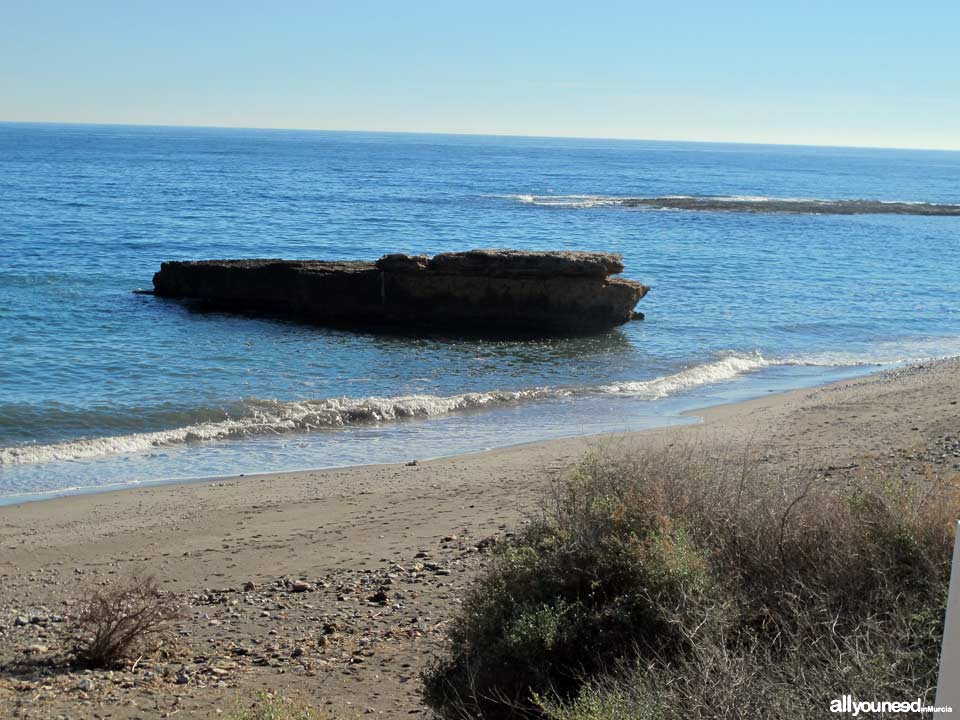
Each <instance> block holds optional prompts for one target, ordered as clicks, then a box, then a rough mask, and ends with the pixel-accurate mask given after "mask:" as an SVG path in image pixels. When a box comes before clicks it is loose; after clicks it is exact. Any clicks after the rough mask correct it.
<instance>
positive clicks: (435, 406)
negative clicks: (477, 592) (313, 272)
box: [0, 353, 816, 465]
mask: <svg viewBox="0 0 960 720" xmlns="http://www.w3.org/2000/svg"><path fill="white" fill-rule="evenodd" d="M790 364H806V363H804V362H803V361H802V360H767V359H765V358H763V357H762V356H761V355H759V354H733V353H731V354H729V355H727V356H725V357H721V358H718V359H716V360H713V361H711V362H707V363H704V364H701V365H696V366H693V367H689V368H686V369H684V370H681V371H679V372H676V373H673V374H670V375H664V376H662V377H657V378H653V379H650V380H642V381H635V382H620V383H611V384H604V385H591V386H580V387H538V388H530V389H525V390H496V391H491V392H471V393H463V394H459V395H449V396H439V395H426V394H424V395H403V396H398V397H366V398H349V397H341V398H324V399H316V400H301V401H295V402H280V401H275V400H260V399H253V400H249V401H247V402H246V403H245V407H246V412H245V413H244V414H241V415H240V416H238V417H235V418H227V419H223V420H217V421H212V422H198V423H195V424H191V425H186V426H183V427H177V428H173V429H169V430H158V431H154V432H141V433H131V434H123V435H113V436H107V437H96V438H83V439H78V440H72V441H68V442H60V443H53V444H46V445H41V444H26V445H19V446H15V447H7V448H2V449H0V465H17V464H26V463H42V462H49V461H54V460H79V459H88V458H95V457H101V456H105V455H115V454H122V453H135V452H143V451H147V450H151V449H154V448H160V447H167V446H173V445H180V444H186V443H195V442H210V441H224V440H231V439H239V438H247V437H254V436H258V435H276V434H283V433H306V432H314V431H319V430H326V429H336V428H344V427H349V426H353V425H374V424H381V423H390V422H396V421H402V420H406V419H414V418H433V417H439V416H443V415H448V414H450V413H457V412H466V411H471V410H474V411H475V410H484V409H494V408H498V407H504V406H508V405H516V404H520V403H528V402H535V401H544V400H553V399H561V398H570V397H585V396H597V395H610V394H614V395H621V396H630V397H635V398H640V399H644V400H657V399H661V398H665V397H668V396H670V395H673V394H676V393H678V392H683V391H685V390H690V389H693V388H696V387H699V386H702V385H707V384H713V383H719V382H723V381H727V380H732V379H734V378H736V377H738V376H740V375H743V374H746V373H750V372H754V371H756V370H760V369H762V368H765V367H769V366H771V365H790ZM811 364H816V363H811Z"/></svg>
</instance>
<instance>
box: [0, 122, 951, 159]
mask: <svg viewBox="0 0 960 720" xmlns="http://www.w3.org/2000/svg"><path fill="white" fill-rule="evenodd" d="M0 125H72V126H81V127H140V128H179V129H184V130H189V129H196V130H254V131H259V132H316V133H357V134H370V135H374V134H375V135H440V136H453V137H484V138H491V137H492V138H525V139H530V140H539V139H544V140H607V141H613V142H646V143H689V144H699V145H751V146H761V147H763V146H766V147H801V148H835V149H851V150H909V151H915V152H951V153H952V152H960V147H957V148H941V147H915V146H914V147H905V146H902V145H829V144H827V145H819V144H816V143H795V142H763V141H750V140H681V139H663V138H641V137H612V136H591V135H525V134H523V133H483V132H451V131H437V130H369V129H343V128H296V127H257V126H250V125H194V124H176V123H147V122H143V123H130V122H82V121H75V120H4V119H0Z"/></svg>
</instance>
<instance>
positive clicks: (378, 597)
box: [367, 588, 390, 605]
mask: <svg viewBox="0 0 960 720" xmlns="http://www.w3.org/2000/svg"><path fill="white" fill-rule="evenodd" d="M367 600H369V601H370V602H375V603H380V604H381V605H386V604H387V602H388V601H389V600H390V596H389V595H387V591H386V590H384V589H383V588H380V589H379V590H377V591H376V592H375V593H374V594H373V595H371V596H370V597H368V598H367Z"/></svg>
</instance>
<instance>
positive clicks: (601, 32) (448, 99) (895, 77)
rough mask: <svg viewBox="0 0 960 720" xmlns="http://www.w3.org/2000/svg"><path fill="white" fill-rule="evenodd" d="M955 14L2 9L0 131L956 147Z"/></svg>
mask: <svg viewBox="0 0 960 720" xmlns="http://www.w3.org/2000/svg"><path fill="white" fill-rule="evenodd" d="M958 28H960V2H958V1H957V0H950V1H949V2H945V1H942V0H929V1H924V2H913V3H903V2H886V1H885V0H874V1H873V2H860V0H832V1H831V2H818V1H816V0H811V1H808V2H796V1H795V2H783V1H780V0H766V1H765V2H736V1H735V0H727V1H724V0H719V1H717V0H714V1H709V2H708V1H701V0H684V1H683V2H664V1H663V0H658V1H657V2H644V1H643V0H635V1H634V2H597V1H596V0H595V1H594V2H576V3H568V2H564V1H563V0H557V1H556V2H534V1H530V2H523V0H513V1H512V2H501V1H500V0H485V1H483V2H458V1H457V0H446V2H433V1H432V0H423V1H418V0H405V1H399V0H394V1H393V2H365V1H364V0H341V1H339V2H302V1H295V0H289V1H285V0H273V1H272V2H268V1H267V0H256V1H248V0H233V1H232V2H214V1H212V0H210V1H206V0H190V1H189V2H184V1H182V0H152V1H150V2H147V1H142V0H123V1H119V0H118V1H108V0H84V1H83V2H76V1H75V0H61V1H59V2H54V1H53V0H0V121H45V122H82V123H122V124H151V125H204V126H221V127H257V128H302V129H323V130H378V131H403V132H446V133H479V134H495V135H537V136H571V137H601V138H637V139H648V140H700V141H720V142H756V143H788V144H812V145H854V146H873V147H917V148H941V149H960V30H958Z"/></svg>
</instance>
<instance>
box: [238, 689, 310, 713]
mask: <svg viewBox="0 0 960 720" xmlns="http://www.w3.org/2000/svg"><path fill="white" fill-rule="evenodd" d="M326 717H327V716H326V715H321V714H320V713H319V712H318V711H317V710H314V709H313V708H311V707H310V706H308V705H306V704H305V703H303V702H300V701H299V700H294V699H292V698H290V697H288V696H286V695H284V694H283V693H269V692H260V693H258V694H257V697H256V700H255V701H254V702H253V703H252V704H251V705H250V706H249V707H246V708H239V709H237V710H236V711H234V712H232V713H231V714H230V715H228V716H227V720H324V719H325V718H326Z"/></svg>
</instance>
